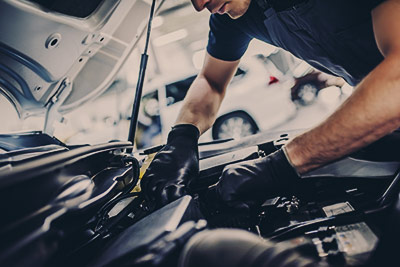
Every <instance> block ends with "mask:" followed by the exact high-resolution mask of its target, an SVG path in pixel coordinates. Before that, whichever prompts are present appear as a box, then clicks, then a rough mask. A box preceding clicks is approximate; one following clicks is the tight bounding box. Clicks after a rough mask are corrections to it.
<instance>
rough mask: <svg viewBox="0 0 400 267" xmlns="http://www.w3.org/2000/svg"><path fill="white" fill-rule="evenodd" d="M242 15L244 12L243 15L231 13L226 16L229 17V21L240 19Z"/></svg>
mask: <svg viewBox="0 0 400 267" xmlns="http://www.w3.org/2000/svg"><path fill="white" fill-rule="evenodd" d="M244 13H246V12H243V13H240V14H238V13H233V12H228V13H227V14H228V16H229V17H230V18H231V19H238V18H240V17H241V16H243V15H244Z"/></svg>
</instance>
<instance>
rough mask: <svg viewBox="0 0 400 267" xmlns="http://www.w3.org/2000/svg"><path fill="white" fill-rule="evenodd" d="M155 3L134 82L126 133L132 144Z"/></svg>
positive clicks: (152, 4)
mask: <svg viewBox="0 0 400 267" xmlns="http://www.w3.org/2000/svg"><path fill="white" fill-rule="evenodd" d="M155 3H156V0H153V1H152V3H151V8H150V17H149V23H148V24H147V36H146V43H145V47H144V51H143V54H142V57H141V59H140V68H139V78H138V82H137V84H136V94H135V101H134V102H133V107H132V115H131V123H130V126H129V135H128V141H130V142H132V145H133V144H134V142H135V133H136V127H137V122H138V116H139V107H140V101H141V99H142V91H143V83H144V77H145V74H146V67H147V60H148V58H149V55H148V54H147V50H148V47H149V41H150V32H151V23H152V21H153V16H154V8H155ZM132 149H133V148H132ZM132 149H128V152H129V153H130V152H132Z"/></svg>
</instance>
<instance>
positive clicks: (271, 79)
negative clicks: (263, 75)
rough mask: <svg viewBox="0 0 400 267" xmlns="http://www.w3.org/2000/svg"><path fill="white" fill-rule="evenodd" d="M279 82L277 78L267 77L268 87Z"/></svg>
mask: <svg viewBox="0 0 400 267" xmlns="http://www.w3.org/2000/svg"><path fill="white" fill-rule="evenodd" d="M277 82H279V80H278V78H276V77H275V76H269V83H268V85H271V84H274V83H277Z"/></svg>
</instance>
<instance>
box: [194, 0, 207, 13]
mask: <svg viewBox="0 0 400 267" xmlns="http://www.w3.org/2000/svg"><path fill="white" fill-rule="evenodd" d="M210 1H211V0H192V4H193V6H194V8H195V9H196V11H202V10H203V9H204V8H205V7H206V6H207V4H208V3H209V2H210Z"/></svg>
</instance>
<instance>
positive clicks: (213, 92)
mask: <svg viewBox="0 0 400 267" xmlns="http://www.w3.org/2000/svg"><path fill="white" fill-rule="evenodd" d="M238 64H239V60H236V61H223V60H219V59H216V58H214V57H212V56H210V55H209V54H208V53H206V56H205V60H204V65H203V68H202V70H201V71H200V73H199V75H198V76H197V78H196V79H195V80H194V82H193V84H192V85H191V86H190V89H189V91H188V93H187V95H186V97H185V100H184V102H183V107H182V109H181V111H180V113H179V115H178V118H177V121H176V124H188V123H189V124H193V125H195V126H197V128H199V130H200V133H204V132H205V131H206V130H208V129H209V128H210V127H211V126H212V125H213V123H214V121H215V119H216V116H217V113H218V109H219V107H220V105H221V102H222V99H223V98H224V95H225V91H226V87H227V86H228V84H229V82H230V81H231V79H232V76H233V75H234V73H235V71H236V69H237V66H238Z"/></svg>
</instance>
